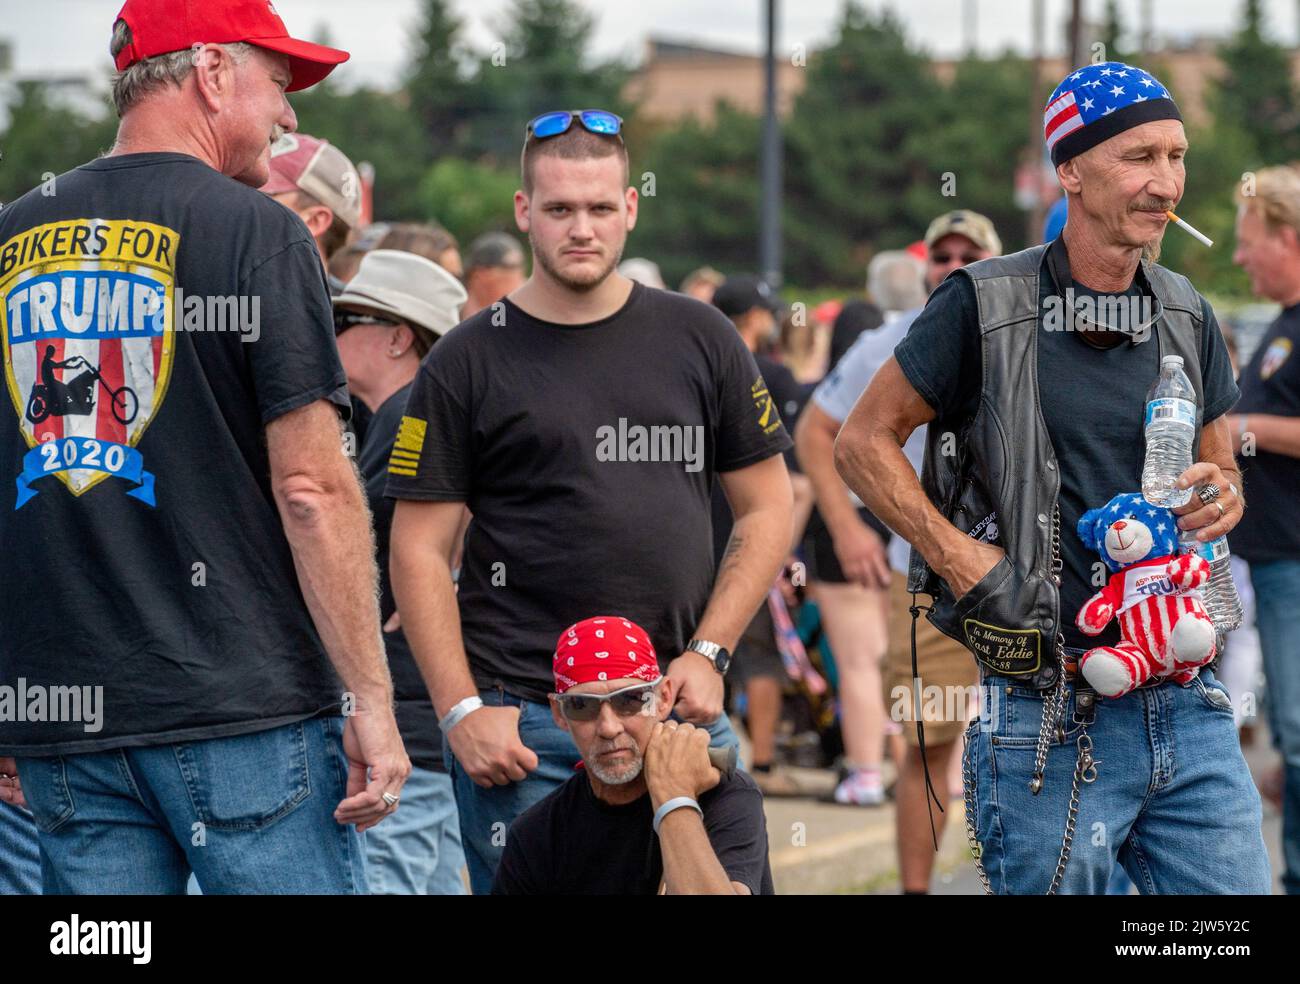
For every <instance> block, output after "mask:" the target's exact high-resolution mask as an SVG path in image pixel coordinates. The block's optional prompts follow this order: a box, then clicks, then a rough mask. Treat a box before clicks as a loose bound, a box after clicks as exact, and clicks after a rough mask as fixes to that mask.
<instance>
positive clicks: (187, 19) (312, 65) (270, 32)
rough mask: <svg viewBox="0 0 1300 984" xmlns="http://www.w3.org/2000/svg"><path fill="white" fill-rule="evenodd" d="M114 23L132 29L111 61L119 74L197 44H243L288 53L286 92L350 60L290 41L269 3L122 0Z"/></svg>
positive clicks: (307, 43)
mask: <svg viewBox="0 0 1300 984" xmlns="http://www.w3.org/2000/svg"><path fill="white" fill-rule="evenodd" d="M117 19H118V20H124V21H126V23H127V26H129V27H130V28H131V43H130V44H129V45H127V46H126V47H125V48H123V49H122V51H121V52H120V53H119V54H118V56H117V59H116V61H117V70H118V71H119V72H121V71H125V70H126V69H128V68H130V67H131V66H132V65H134V64H135V63H136V62H138V61H143V60H144V59H146V58H152V57H153V56H154V55H165V54H167V53H168V52H171V51H184V50H185V49H186V48H190V47H192V46H194V45H196V44H235V43H237V42H240V41H244V42H247V43H248V44H251V45H256V46H257V47H259V48H265V49H266V50H267V51H276V52H279V53H280V54H283V55H288V56H289V71H290V72H291V73H292V75H293V80H292V81H291V82H290V83H289V91H290V92H296V91H297V90H299V89H306V88H308V87H309V86H313V85H315V84H316V83H317V82H319V81H320V80H321V79H323V78H325V76H327V75H329V73H330V72H332V71H334V67H335V66H336V65H341V64H342V63H343V62H345V61H347V60H348V59H349V58H350V57H351V55H349V54H348V53H347V52H346V51H340V50H338V49H337V48H327V47H325V46H324V45H321V44H312V43H311V42H310V41H299V40H298V39H297V38H291V37H289V30H288V28H286V27H285V26H284V21H282V20H280V15H279V14H278V13H276V10H275V4H274V3H272V2H271V0H126V5H125V6H123V7H122V10H121V12H120V13H119V14H118V15H117ZM114 23H116V22H114Z"/></svg>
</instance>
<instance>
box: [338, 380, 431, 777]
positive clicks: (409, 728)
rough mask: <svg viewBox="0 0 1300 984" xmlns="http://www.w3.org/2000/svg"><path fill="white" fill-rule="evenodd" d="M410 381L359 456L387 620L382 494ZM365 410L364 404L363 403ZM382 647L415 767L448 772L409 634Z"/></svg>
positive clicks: (387, 639)
mask: <svg viewBox="0 0 1300 984" xmlns="http://www.w3.org/2000/svg"><path fill="white" fill-rule="evenodd" d="M410 392H411V386H410V384H409V383H408V384H407V385H406V386H403V387H402V388H401V389H399V390H398V391H397V392H396V393H394V394H393V395H392V396H390V397H389V398H388V399H387V400H385V401H384V402H383V404H381V405H380V407H379V409H378V410H376V411H375V412H374V414H372V415H371V417H370V423H369V426H368V427H367V429H366V433H367V438H366V441H365V443H364V444H362V445H361V453H360V454H359V455H357V469H358V470H359V471H360V472H361V480H362V481H363V482H365V483H366V498H367V499H369V500H370V513H371V515H372V516H373V517H374V523H375V545H376V547H377V548H378V555H379V556H378V560H379V612H380V617H381V618H382V619H383V622H387V621H388V619H389V618H391V617H392V614H393V612H394V611H396V609H397V605H396V603H395V602H394V601H393V582H392V579H391V578H390V577H389V574H388V547H389V543H390V542H391V541H390V534H391V533H392V526H393V505H394V503H393V500H392V499H389V498H388V497H387V496H385V495H384V486H385V485H386V484H387V483H388V459H389V457H390V456H391V454H392V451H393V444H394V442H395V441H396V440H397V432H398V428H399V427H400V426H401V423H402V411H403V410H405V408H406V401H407V399H408V397H409V396H410ZM363 406H364V404H363ZM384 649H385V650H387V652H388V666H389V670H390V672H391V673H392V676H393V696H394V698H395V700H396V708H397V727H398V730H399V731H401V733H402V742H403V743H404V744H405V745H406V754H407V755H408V756H410V759H411V763H412V764H413V765H416V766H419V767H420V768H421V769H429V770H430V771H433V772H445V771H447V770H446V766H445V765H444V764H443V761H442V732H440V731H439V730H438V712H437V711H436V710H434V707H433V701H432V700H431V699H430V697H429V690H428V688H427V687H426V686H425V685H424V678H423V677H422V676H420V670H419V667H417V666H416V664H415V657H414V656H412V655H411V646H410V643H408V642H407V641H406V633H405V632H403V631H402V630H401V628H398V629H397V630H396V631H394V632H385V633H384Z"/></svg>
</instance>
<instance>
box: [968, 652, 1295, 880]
mask: <svg viewBox="0 0 1300 984" xmlns="http://www.w3.org/2000/svg"><path fill="white" fill-rule="evenodd" d="M982 684H983V686H982V693H981V713H980V716H979V718H977V719H976V720H974V721H972V722H971V725H970V727H969V728H968V729H967V732H966V752H965V765H966V769H967V776H968V778H969V779H971V780H973V782H974V786H975V800H976V805H975V814H976V820H975V825H976V834H977V838H978V840H979V842H980V846H981V856H982V858H983V862H984V869H985V871H986V872H987V874H988V877H989V882H990V884H991V885H992V888H993V891H994V892H996V893H998V894H1014V895H1030V894H1039V895H1041V894H1042V893H1044V892H1046V891H1047V888H1048V886H1049V884H1050V883H1051V880H1052V876H1053V873H1054V872H1055V870H1056V863H1057V858H1058V856H1059V854H1060V849H1061V841H1062V837H1063V835H1064V833H1065V823H1066V816H1067V812H1068V807H1069V802H1070V794H1071V787H1072V785H1073V775H1074V770H1075V763H1076V761H1077V759H1078V753H1079V749H1078V744H1077V742H1078V740H1079V738H1080V737H1081V735H1082V733H1083V730H1084V726H1083V725H1081V724H1080V723H1079V722H1078V721H1076V720H1075V718H1076V717H1077V716H1079V715H1077V714H1076V706H1075V695H1074V687H1073V686H1070V687H1069V700H1068V702H1067V705H1066V714H1065V720H1066V726H1065V740H1064V742H1060V741H1058V740H1057V738H1056V736H1053V739H1052V743H1051V744H1050V745H1049V749H1048V753H1047V765H1046V770H1045V772H1044V775H1043V788H1042V790H1041V792H1040V793H1039V794H1038V795H1037V796H1035V795H1034V794H1033V793H1032V792H1031V791H1030V789H1029V780H1030V777H1031V775H1032V774H1033V770H1034V749H1035V745H1036V743H1037V741H1038V731H1039V721H1040V715H1041V712H1042V708H1043V701H1044V695H1043V693H1041V692H1037V691H1033V690H1030V689H1028V688H1025V687H1023V686H1021V685H1020V684H1019V683H1017V681H1015V680H1013V679H1011V678H1008V677H999V676H994V675H986V676H985V677H984V679H983V681H982ZM1082 715H1083V716H1084V717H1086V716H1087V712H1086V711H1085V712H1082ZM1086 731H1087V734H1088V736H1089V737H1090V738H1091V740H1092V746H1093V747H1092V755H1093V757H1094V759H1095V760H1096V762H1097V775H1096V780H1095V781H1094V782H1091V783H1086V782H1081V783H1080V793H1079V813H1078V821H1077V824H1076V827H1075V833H1074V841H1073V849H1072V851H1071V854H1070V859H1069V862H1068V864H1067V865H1066V868H1065V874H1064V877H1063V879H1062V881H1061V885H1060V889H1059V891H1060V892H1061V893H1063V894H1079V895H1084V894H1087V895H1101V894H1103V893H1105V891H1106V887H1107V884H1108V882H1110V880H1111V875H1112V872H1113V870H1114V867H1115V865H1116V863H1118V864H1120V865H1122V866H1123V868H1124V870H1125V871H1126V872H1127V873H1128V876H1129V877H1130V878H1132V879H1133V881H1134V882H1135V883H1136V884H1137V886H1138V890H1139V891H1141V892H1142V893H1143V894H1161V895H1184V894H1199V895H1208V894H1234V895H1235V894H1257V895H1266V894H1268V893H1269V891H1270V890H1271V887H1272V881H1271V874H1270V871H1269V861H1268V852H1267V851H1266V849H1265V847H1264V838H1263V835H1262V833H1261V829H1260V823H1261V811H1260V800H1259V793H1258V792H1257V791H1256V789H1255V783H1254V781H1253V780H1252V779H1251V776H1250V771H1249V770H1248V769H1247V767H1246V761H1245V759H1244V758H1243V757H1242V754H1241V746H1240V744H1239V742H1238V740H1237V730H1236V727H1235V726H1234V724H1233V716H1232V703H1231V701H1230V700H1229V698H1228V695H1227V693H1226V692H1225V691H1224V690H1223V688H1222V686H1221V685H1220V684H1219V683H1218V681H1216V680H1215V679H1214V675H1213V674H1212V673H1211V672H1210V671H1209V670H1202V671H1201V673H1200V675H1199V676H1198V677H1197V678H1196V679H1194V680H1192V681H1191V682H1190V683H1189V684H1187V685H1186V686H1181V687H1180V686H1178V685H1177V684H1174V683H1163V684H1161V685H1159V686H1157V687H1152V688H1149V689H1140V690H1136V691H1134V692H1132V693H1130V694H1126V695H1125V696H1123V697H1120V698H1118V699H1115V700H1098V701H1097V702H1096V704H1095V705H1094V713H1093V718H1092V722H1091V723H1090V724H1087V725H1086Z"/></svg>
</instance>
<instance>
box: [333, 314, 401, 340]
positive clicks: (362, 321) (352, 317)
mask: <svg viewBox="0 0 1300 984" xmlns="http://www.w3.org/2000/svg"><path fill="white" fill-rule="evenodd" d="M400 324H401V322H400V321H397V320H396V319H394V318H385V317H383V316H382V315H378V314H361V313H359V312H357V311H335V312H334V334H335V335H342V334H343V333H344V332H345V331H347V330H348V329H349V328H352V327H355V326H356V325H386V326H388V327H390V328H391V327H392V326H394V325H400Z"/></svg>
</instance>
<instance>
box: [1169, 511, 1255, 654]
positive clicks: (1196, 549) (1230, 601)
mask: <svg viewBox="0 0 1300 984" xmlns="http://www.w3.org/2000/svg"><path fill="white" fill-rule="evenodd" d="M1197 532H1198V531H1197V530H1180V531H1179V533H1178V547H1179V552H1181V553H1185V554H1196V555H1197V556H1199V557H1203V558H1204V559H1205V561H1206V562H1207V563H1208V564H1209V565H1210V579H1209V580H1208V581H1206V582H1205V584H1203V585H1202V586H1201V589H1200V590H1201V600H1202V601H1203V602H1204V603H1205V610H1206V612H1207V613H1208V614H1209V616H1210V621H1211V622H1213V623H1214V628H1215V631H1216V632H1217V633H1218V635H1219V639H1220V648H1222V639H1223V637H1224V636H1225V635H1227V634H1228V633H1229V632H1231V631H1232V630H1233V629H1236V628H1240V627H1241V620H1242V611H1241V598H1240V597H1239V596H1238V595H1237V582H1236V581H1234V580H1233V579H1232V553H1231V551H1229V550H1228V538H1227V537H1226V536H1221V537H1219V538H1218V539H1217V540H1211V541H1210V542H1209V543H1202V542H1201V541H1200V540H1198V539H1196V534H1197Z"/></svg>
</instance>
